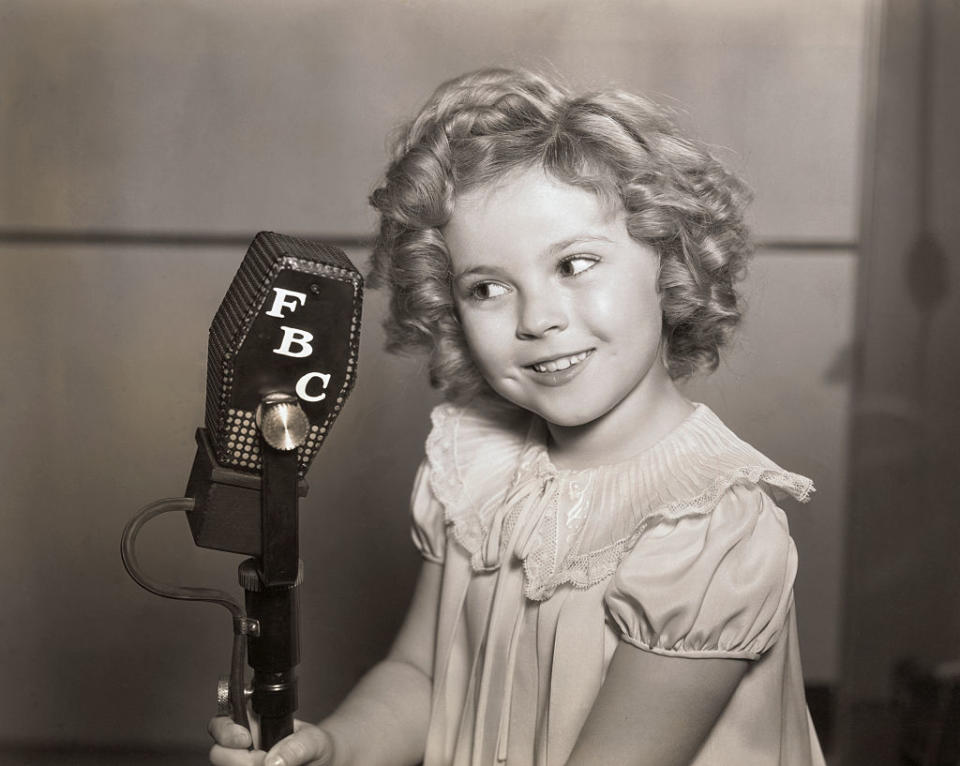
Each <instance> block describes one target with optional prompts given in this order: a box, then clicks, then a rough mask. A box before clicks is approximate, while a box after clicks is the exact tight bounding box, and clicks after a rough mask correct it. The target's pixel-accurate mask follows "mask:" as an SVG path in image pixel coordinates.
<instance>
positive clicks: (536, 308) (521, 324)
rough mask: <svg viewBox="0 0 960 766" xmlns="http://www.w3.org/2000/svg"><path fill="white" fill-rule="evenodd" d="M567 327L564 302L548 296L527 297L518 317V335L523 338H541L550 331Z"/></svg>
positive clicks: (557, 330)
mask: <svg viewBox="0 0 960 766" xmlns="http://www.w3.org/2000/svg"><path fill="white" fill-rule="evenodd" d="M565 329H567V312H566V310H565V309H564V306H563V303H562V302H561V301H560V300H557V299H556V298H554V299H552V300H551V299H550V298H548V297H546V296H542V297H541V296H532V297H526V298H525V299H524V300H523V302H522V304H521V306H520V315H519V317H518V318H517V337H518V338H520V339H521V340H524V339H528V338H541V337H543V336H544V335H546V334H547V333H549V332H561V331H563V330H565Z"/></svg>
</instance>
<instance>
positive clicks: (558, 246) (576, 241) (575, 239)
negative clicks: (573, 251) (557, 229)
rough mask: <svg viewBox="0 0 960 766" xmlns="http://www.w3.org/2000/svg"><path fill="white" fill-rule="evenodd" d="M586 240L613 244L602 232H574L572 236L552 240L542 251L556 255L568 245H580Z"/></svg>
mask: <svg viewBox="0 0 960 766" xmlns="http://www.w3.org/2000/svg"><path fill="white" fill-rule="evenodd" d="M588 242H606V243H607V244H609V245H612V244H614V241H613V240H612V239H610V238H609V237H605V236H604V235H603V234H576V235H574V236H572V237H567V238H566V239H561V240H560V241H559V242H554V243H553V244H552V245H549V246H548V247H547V249H546V250H545V251H544V255H557V254H558V253H562V252H563V251H564V250H566V249H567V248H568V247H572V246H573V245H582V244H586V243H588Z"/></svg>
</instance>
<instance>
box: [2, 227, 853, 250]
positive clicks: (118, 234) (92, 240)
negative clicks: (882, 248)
mask: <svg viewBox="0 0 960 766" xmlns="http://www.w3.org/2000/svg"><path fill="white" fill-rule="evenodd" d="M255 233H256V232H251V233H244V234H241V233H236V232H233V233H231V232H223V233H214V232H191V231H120V230H112V229H86V230H82V229H79V230H72V229H71V230H66V229H62V230H57V229H0V244H2V245H105V246H111V245H134V246H143V247H246V246H247V245H249V244H250V241H251V240H252V239H253V235H254V234H255ZM284 233H290V234H292V235H293V236H298V237H302V238H303V239H316V240H320V241H321V242H326V243H327V244H329V245H333V246H335V247H343V248H361V249H363V248H370V247H372V246H373V242H374V237H373V236H366V237H365V236H359V235H351V234H317V233H306V234H304V233H296V232H284ZM857 247H858V244H857V242H853V241H848V240H832V239H809V240H806V239H786V240H767V241H760V242H758V243H757V249H758V250H764V251H776V252H798V251H816V252H825V251H836V250H844V251H849V250H856V249H857Z"/></svg>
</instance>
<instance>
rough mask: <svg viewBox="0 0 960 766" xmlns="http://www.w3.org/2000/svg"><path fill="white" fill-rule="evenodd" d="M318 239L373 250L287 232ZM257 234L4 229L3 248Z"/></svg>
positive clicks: (242, 240) (362, 242)
mask: <svg viewBox="0 0 960 766" xmlns="http://www.w3.org/2000/svg"><path fill="white" fill-rule="evenodd" d="M283 233H284V234H289V235H291V236H296V237H302V238H303V239H316V240H320V241H322V242H326V243H327V244H329V245H334V246H335V247H360V248H363V247H372V246H373V237H358V236H353V235H339V234H304V233H299V232H283ZM254 234H256V232H250V233H247V234H239V233H231V232H223V233H214V232H192V231H113V230H109V229H87V230H55V229H0V245H108V246H109V245H136V246H144V247H244V248H245V247H246V246H247V245H249V244H250V242H251V240H252V239H253V237H254Z"/></svg>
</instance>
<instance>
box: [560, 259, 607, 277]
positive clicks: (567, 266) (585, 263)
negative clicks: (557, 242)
mask: <svg viewBox="0 0 960 766" xmlns="http://www.w3.org/2000/svg"><path fill="white" fill-rule="evenodd" d="M599 260H600V259H599V258H596V257H594V256H592V255H571V256H570V257H569V258H564V259H563V260H562V261H560V266H559V269H560V273H561V274H562V275H563V276H565V277H575V276H577V275H578V274H582V273H583V272H585V271H587V270H588V269H590V268H592V267H593V266H594V265H596V263H597V261H599Z"/></svg>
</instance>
